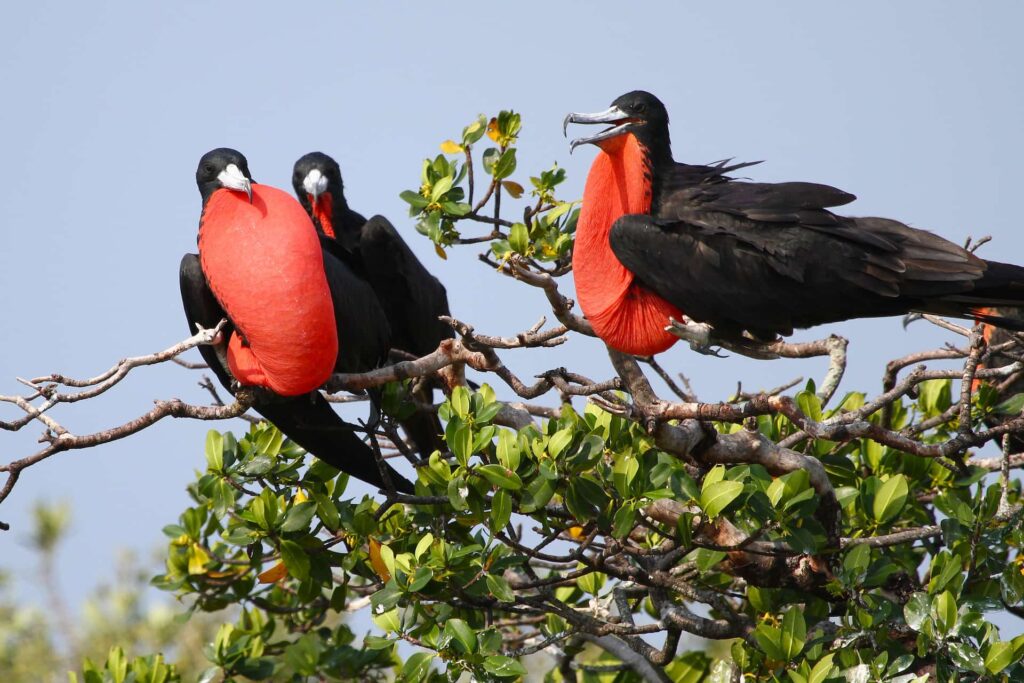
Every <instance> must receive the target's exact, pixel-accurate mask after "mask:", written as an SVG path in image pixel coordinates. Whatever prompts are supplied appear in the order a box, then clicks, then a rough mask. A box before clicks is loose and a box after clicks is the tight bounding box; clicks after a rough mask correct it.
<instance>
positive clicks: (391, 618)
mask: <svg viewBox="0 0 1024 683" xmlns="http://www.w3.org/2000/svg"><path fill="white" fill-rule="evenodd" d="M373 623H374V624H376V625H377V628H379V629H380V630H382V631H384V632H385V633H395V632H398V631H400V630H401V629H402V620H401V618H400V617H399V616H398V608H397V607H395V608H394V609H390V610H388V611H386V612H384V613H382V614H374V615H373Z"/></svg>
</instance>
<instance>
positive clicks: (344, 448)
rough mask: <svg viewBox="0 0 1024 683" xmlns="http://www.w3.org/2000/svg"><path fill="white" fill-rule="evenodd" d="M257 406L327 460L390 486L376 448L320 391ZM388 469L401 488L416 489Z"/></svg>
mask: <svg viewBox="0 0 1024 683" xmlns="http://www.w3.org/2000/svg"><path fill="white" fill-rule="evenodd" d="M255 409H256V411H257V412H258V413H260V414H261V415H263V417H265V418H267V419H268V420H270V421H271V422H272V423H273V424H274V426H276V427H277V428H278V429H280V430H281V432H283V433H284V434H285V435H286V436H287V437H288V438H290V439H291V440H292V441H294V442H295V443H297V444H299V445H300V446H302V447H303V448H305V449H306V450H307V451H309V452H310V453H312V454H313V455H315V456H316V457H318V458H320V459H321V460H323V461H324V462H326V463H327V464H329V465H331V466H333V467H337V468H338V469H339V470H341V471H342V472H347V473H348V474H350V475H352V476H353V477H355V478H356V479H359V480H361V481H365V482H366V483H367V484H371V485H373V486H377V487H379V488H382V489H386V488H387V487H386V486H385V484H384V478H383V477H382V476H381V472H380V468H379V467H378V465H377V456H376V455H375V454H374V452H373V450H372V449H371V448H370V447H369V446H367V445H366V444H365V443H364V442H363V440H362V439H360V438H359V436H358V435H357V434H356V433H355V432H354V431H353V429H352V427H351V426H349V425H347V424H345V422H344V421H343V420H342V419H341V418H340V417H339V416H338V414H337V413H336V412H334V408H332V407H331V404H330V403H328V402H327V399H325V398H324V397H323V396H321V395H320V394H319V393H313V394H309V395H308V396H300V397H295V398H287V399H284V398H281V399H278V398H275V399H271V400H270V401H261V402H260V404H259V405H257V406H255ZM384 469H385V471H386V472H387V473H388V477H389V478H390V479H391V483H392V484H394V486H395V489H396V490H397V491H399V492H401V493H409V494H411V493H414V492H415V488H414V487H413V485H412V483H411V482H410V481H409V480H408V479H406V478H405V477H403V476H402V475H401V474H399V473H398V471H397V470H395V468H393V467H391V465H388V464H387V463H384Z"/></svg>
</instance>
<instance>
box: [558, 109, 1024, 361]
mask: <svg viewBox="0 0 1024 683" xmlns="http://www.w3.org/2000/svg"><path fill="white" fill-rule="evenodd" d="M668 122H669V121H668V112H667V111H666V110H665V106H664V105H663V104H662V103H661V101H660V100H658V98H656V97H655V96H654V95H652V94H650V93H648V92H644V91H634V92H630V93H627V94H625V95H622V96H621V97H619V98H617V99H616V100H615V101H614V102H612V106H611V107H610V108H608V109H607V110H605V111H602V112H599V113H596V114H569V115H568V116H567V117H566V119H565V127H566V128H567V127H568V124H570V123H583V124H599V123H600V124H609V126H610V127H609V128H607V129H605V130H603V131H601V132H600V133H598V134H596V135H593V136H590V137H585V138H580V139H577V140H574V141H573V142H572V147H573V148H575V147H576V146H578V145H581V144H584V143H591V144H594V145H596V146H597V147H598V148H599V150H600V151H599V152H598V154H597V158H596V159H595V160H594V163H593V165H592V166H591V168H590V173H589V174H588V176H587V182H586V187H585V190H584V195H583V208H582V210H581V213H580V217H579V223H578V225H577V228H576V243H575V248H574V252H573V271H574V278H575V280H576V291H577V295H578V298H579V302H580V306H581V308H582V309H583V312H584V314H585V315H586V316H587V319H588V320H589V321H590V322H591V324H592V325H593V326H594V329H595V331H596V332H597V334H598V336H600V337H601V338H602V339H603V340H604V341H605V342H606V343H607V344H608V345H609V346H611V347H613V348H616V349H618V350H620V351H624V352H626V353H632V354H637V355H650V354H653V353H658V352H661V351H664V350H665V349H667V348H668V347H669V346H671V345H672V344H673V343H674V342H675V341H677V338H676V337H675V336H674V335H671V334H670V333H668V332H666V331H665V329H664V328H665V325H666V322H667V321H668V318H669V317H670V316H671V317H674V318H677V319H678V318H680V317H681V316H682V315H683V314H684V313H685V315H686V316H687V317H689V318H690V319H692V320H695V321H698V322H702V323H707V324H709V325H711V327H712V328H713V334H714V336H716V337H718V338H722V339H737V340H742V339H749V338H753V339H754V340H759V341H767V340H772V339H775V338H776V337H777V335H788V334H791V333H792V332H793V330H794V329H795V328H807V327H812V326H814V325H820V324H823V323H830V322H837V321H840V320H848V319H851V318H866V317H878V316H889V315H899V314H902V313H906V312H908V311H920V312H927V313H935V314H939V315H950V316H956V317H963V318H972V317H974V318H978V319H979V320H982V321H984V322H988V323H992V324H995V325H998V326H1004V327H1008V328H1011V329H1020V327H1021V326H1020V323H1019V322H1016V321H1013V320H1010V319H1007V318H1004V317H999V316H992V315H990V314H987V313H985V312H984V311H983V310H982V309H984V308H987V307H993V306H1022V305H1024V268H1021V267H1019V266H1015V265H1009V264H1005V263H999V262H995V261H986V260H983V259H981V258H978V257H977V256H975V255H974V254H972V253H970V252H968V251H967V250H965V249H963V248H962V247H960V246H958V245H956V244H953V243H952V242H949V241H948V240H945V239H943V238H941V237H938V236H937V235H934V234H932V233H930V232H927V231H925V230H918V229H915V228H911V227H909V226H907V225H904V224H903V223H900V222H898V221H895V220H890V219H886V218H852V217H846V216H840V215H838V214H835V213H833V212H832V211H830V210H829V209H830V208H832V207H836V206H841V205H844V204H847V203H849V202H851V201H853V200H854V199H855V197H854V196H853V195H852V194H849V193H847V192H843V191H842V190H838V189H836V188H834V187H829V186H827V185H820V184H816V183H805V182H787V183H755V182H746V181H741V180H736V179H733V178H731V177H729V176H728V175H726V174H727V173H729V172H731V171H733V170H735V169H737V168H742V167H744V166H749V165H751V164H735V165H732V166H729V165H728V162H719V163H717V164H714V165H710V166H694V165H689V164H682V163H678V162H676V161H674V160H673V158H672V149H671V144H670V140H669V130H668Z"/></svg>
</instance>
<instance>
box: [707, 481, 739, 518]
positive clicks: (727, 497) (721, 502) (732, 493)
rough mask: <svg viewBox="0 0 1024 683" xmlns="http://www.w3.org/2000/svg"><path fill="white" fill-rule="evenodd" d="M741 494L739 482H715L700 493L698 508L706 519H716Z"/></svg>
mask: <svg viewBox="0 0 1024 683" xmlns="http://www.w3.org/2000/svg"><path fill="white" fill-rule="evenodd" d="M742 492H743V484H742V483H741V482H738V481H717V482H715V483H713V484H712V485H711V486H708V487H706V488H705V489H704V490H703V491H702V492H701V494H700V506H701V508H702V509H703V510H704V512H706V513H707V515H708V517H717V516H718V515H719V514H720V513H721V512H722V510H724V509H725V508H726V507H727V506H728V505H729V503H731V502H733V501H734V500H736V498H737V497H738V496H739V495H740V494H741V493H742Z"/></svg>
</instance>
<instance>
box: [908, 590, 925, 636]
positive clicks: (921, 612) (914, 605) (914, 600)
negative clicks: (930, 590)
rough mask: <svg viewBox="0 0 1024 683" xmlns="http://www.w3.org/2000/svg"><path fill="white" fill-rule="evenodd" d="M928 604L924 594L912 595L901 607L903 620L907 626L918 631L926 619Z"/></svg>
mask: <svg viewBox="0 0 1024 683" xmlns="http://www.w3.org/2000/svg"><path fill="white" fill-rule="evenodd" d="M928 610H929V602H928V595H927V594H926V593H914V594H913V595H912V596H910V599H909V600H907V604H906V605H904V606H903V619H904V620H905V621H906V622H907V626H909V627H910V628H912V629H914V630H915V631H920V630H921V627H922V626H923V625H924V620H925V619H927V618H928Z"/></svg>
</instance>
